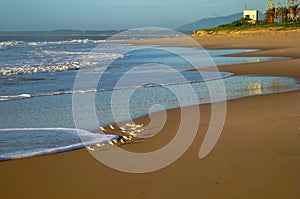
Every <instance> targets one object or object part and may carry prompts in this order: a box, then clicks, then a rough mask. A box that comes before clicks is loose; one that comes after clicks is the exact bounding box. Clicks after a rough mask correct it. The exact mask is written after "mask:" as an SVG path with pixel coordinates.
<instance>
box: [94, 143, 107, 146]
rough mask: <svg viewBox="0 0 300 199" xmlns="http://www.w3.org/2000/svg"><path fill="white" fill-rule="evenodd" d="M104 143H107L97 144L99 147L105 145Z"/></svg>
mask: <svg viewBox="0 0 300 199" xmlns="http://www.w3.org/2000/svg"><path fill="white" fill-rule="evenodd" d="M104 145H105V144H101V143H99V144H96V146H97V147H103V146H104Z"/></svg>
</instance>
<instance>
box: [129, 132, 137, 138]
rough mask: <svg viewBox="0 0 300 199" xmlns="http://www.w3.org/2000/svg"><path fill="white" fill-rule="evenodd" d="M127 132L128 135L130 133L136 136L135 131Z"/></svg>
mask: <svg viewBox="0 0 300 199" xmlns="http://www.w3.org/2000/svg"><path fill="white" fill-rule="evenodd" d="M128 134H129V135H132V136H133V137H136V136H137V134H136V133H135V131H131V132H129V133H128Z"/></svg>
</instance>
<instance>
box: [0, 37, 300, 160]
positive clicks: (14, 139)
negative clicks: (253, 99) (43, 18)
mask: <svg viewBox="0 0 300 199" xmlns="http://www.w3.org/2000/svg"><path fill="white" fill-rule="evenodd" d="M106 39H107V37H81V38H76V39H74V38H73V37H71V36H70V37H67V36H64V37H62V38H57V37H56V39H53V38H52V37H43V39H41V38H37V37H30V38H29V39H28V37H22V36H18V37H14V38H12V37H4V36H1V37H0V88H1V89H0V113H1V114H0V161H1V160H9V159H14V158H23V157H30V156H36V155H46V154H51V153H57V152H62V151H68V150H73V149H77V148H82V147H85V146H90V145H93V144H95V143H105V142H107V141H108V140H110V139H113V138H115V136H114V135H103V134H99V133H93V132H95V131H97V130H98V129H99V126H100V125H101V126H107V125H109V124H112V123H118V122H122V121H127V120H130V119H132V118H138V117H141V116H144V115H147V114H149V112H155V111H160V110H166V109H172V108H177V107H184V106H191V105H197V104H205V103H211V102H218V101H224V100H230V99H236V98H241V97H246V96H250V95H261V94H269V93H278V92H286V91H292V90H298V89H299V85H297V84H296V81H295V80H294V79H292V78H287V77H262V76H257V77H255V76H234V74H232V73H227V72H223V73H219V72H218V71H215V72H197V71H190V70H193V69H201V68H203V67H214V66H216V65H217V66H222V65H228V64H237V63H249V62H263V61H270V60H274V59H286V58H274V57H230V56H223V55H229V54H232V53H241V52H249V51H255V49H247V50H245V49H231V50H207V51H205V50H203V49H198V48H182V47H163V46H133V45H128V44H120V43H119V42H116V41H114V40H106ZM208 83H209V84H210V85H214V84H215V85H218V84H220V83H221V84H222V85H224V88H225V94H226V98H224V96H222V95H220V94H219V91H218V90H216V91H212V90H210V89H209V88H208V86H207V84H208ZM186 86H189V88H191V89H192V94H187V91H186V90H185V88H186ZM95 120H96V121H95ZM79 123H80V124H81V125H80V126H78V124H79ZM78 127H80V130H79V129H78Z"/></svg>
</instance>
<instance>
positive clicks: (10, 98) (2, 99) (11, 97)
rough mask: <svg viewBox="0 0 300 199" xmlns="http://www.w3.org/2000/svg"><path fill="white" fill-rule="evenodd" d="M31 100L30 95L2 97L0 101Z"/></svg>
mask: <svg viewBox="0 0 300 199" xmlns="http://www.w3.org/2000/svg"><path fill="white" fill-rule="evenodd" d="M26 98H31V95H30V94H21V95H10V96H0V101H5V100H17V99H26Z"/></svg>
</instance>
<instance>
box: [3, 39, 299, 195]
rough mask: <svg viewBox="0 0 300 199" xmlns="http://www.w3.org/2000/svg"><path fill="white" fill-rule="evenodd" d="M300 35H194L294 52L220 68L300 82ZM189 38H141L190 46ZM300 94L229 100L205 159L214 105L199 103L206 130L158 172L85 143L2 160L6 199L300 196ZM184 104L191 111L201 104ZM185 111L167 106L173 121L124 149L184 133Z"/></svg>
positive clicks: (225, 45)
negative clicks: (121, 165)
mask: <svg viewBox="0 0 300 199" xmlns="http://www.w3.org/2000/svg"><path fill="white" fill-rule="evenodd" d="M299 36H300V35H299V34H288V35H271V36H263V35H258V36H257V35H256V36H255V35H253V36H251V37H249V36H247V37H242V36H231V37H226V36H215V37H200V38H195V40H196V41H200V43H201V45H202V46H203V47H204V48H206V49H231V48H247V49H248V48H255V49H261V51H259V52H251V53H245V54H243V56H245V55H247V56H258V55H261V56H285V57H291V58H293V59H291V60H284V61H271V62H265V63H247V64H239V65H232V66H222V67H220V68H219V69H220V70H221V71H228V72H233V73H235V74H236V75H276V76H290V77H294V78H296V79H298V80H299V77H300V70H299V68H300V59H299V58H300V49H299V43H300V37H299ZM184 40H185V38H179V39H165V40H164V39H162V40H152V41H143V43H141V42H135V44H161V45H174V46H185V42H184ZM235 56H240V55H235ZM206 70H209V69H206ZM299 100H300V92H299V91H297V92H288V93H281V94H271V95H261V96H252V97H247V98H243V99H237V100H231V101H228V102H227V115H226V120H225V125H224V128H223V131H222V134H221V137H220V139H219V141H218V143H217V144H216V146H215V147H214V149H213V150H212V152H211V153H210V154H209V155H208V156H206V157H205V158H204V159H199V158H198V152H199V149H200V146H201V144H202V142H203V138H204V136H205V133H206V131H207V128H208V125H209V122H210V114H211V113H210V111H211V105H210V104H206V105H200V106H199V108H200V112H201V120H200V121H199V124H200V128H199V129H198V132H197V136H196V138H195V140H194V141H193V143H192V145H191V146H190V147H189V148H188V150H187V151H186V152H185V153H184V155H183V156H182V157H180V159H178V160H177V161H176V162H174V163H173V164H171V165H170V166H168V167H166V168H164V169H161V170H159V171H155V172H152V173H145V174H130V173H123V172H119V171H116V170H113V169H111V168H109V167H106V166H104V165H103V164H101V163H100V162H98V161H97V160H96V159H94V158H93V156H91V155H90V154H89V152H87V150H86V149H81V150H75V151H71V152H65V153H59V154H53V155H47V156H41V157H33V158H26V159H19V160H11V161H5V162H0V173H1V175H0V187H1V188H0V190H1V191H0V198H92V197H93V198H207V199H209V198H230V199H231V198H291V199H292V198H298V197H299V196H300V189H299V187H300V169H299V168H300V123H299V121H300V114H299V113H300V108H299V107H300V106H299ZM184 109H185V110H187V111H191V112H192V111H193V110H194V109H195V107H186V108H184ZM180 113H181V112H180V109H173V110H169V111H167V114H168V117H167V122H166V124H165V126H164V128H163V129H162V131H161V132H160V133H159V134H157V135H156V136H154V137H152V138H149V139H143V140H137V141H136V142H134V143H132V144H127V145H124V146H123V149H127V150H130V151H134V152H145V151H149V150H150V151H151V150H155V149H158V148H160V147H162V146H164V145H165V144H167V143H168V142H169V141H170V140H171V139H172V138H173V136H174V133H176V131H177V128H178V125H174V124H178V123H179V122H180ZM160 114H162V113H155V114H154V115H153V117H160ZM190 117H193V115H190ZM148 122H149V117H148V116H146V117H143V118H140V119H138V120H137V123H148Z"/></svg>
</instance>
